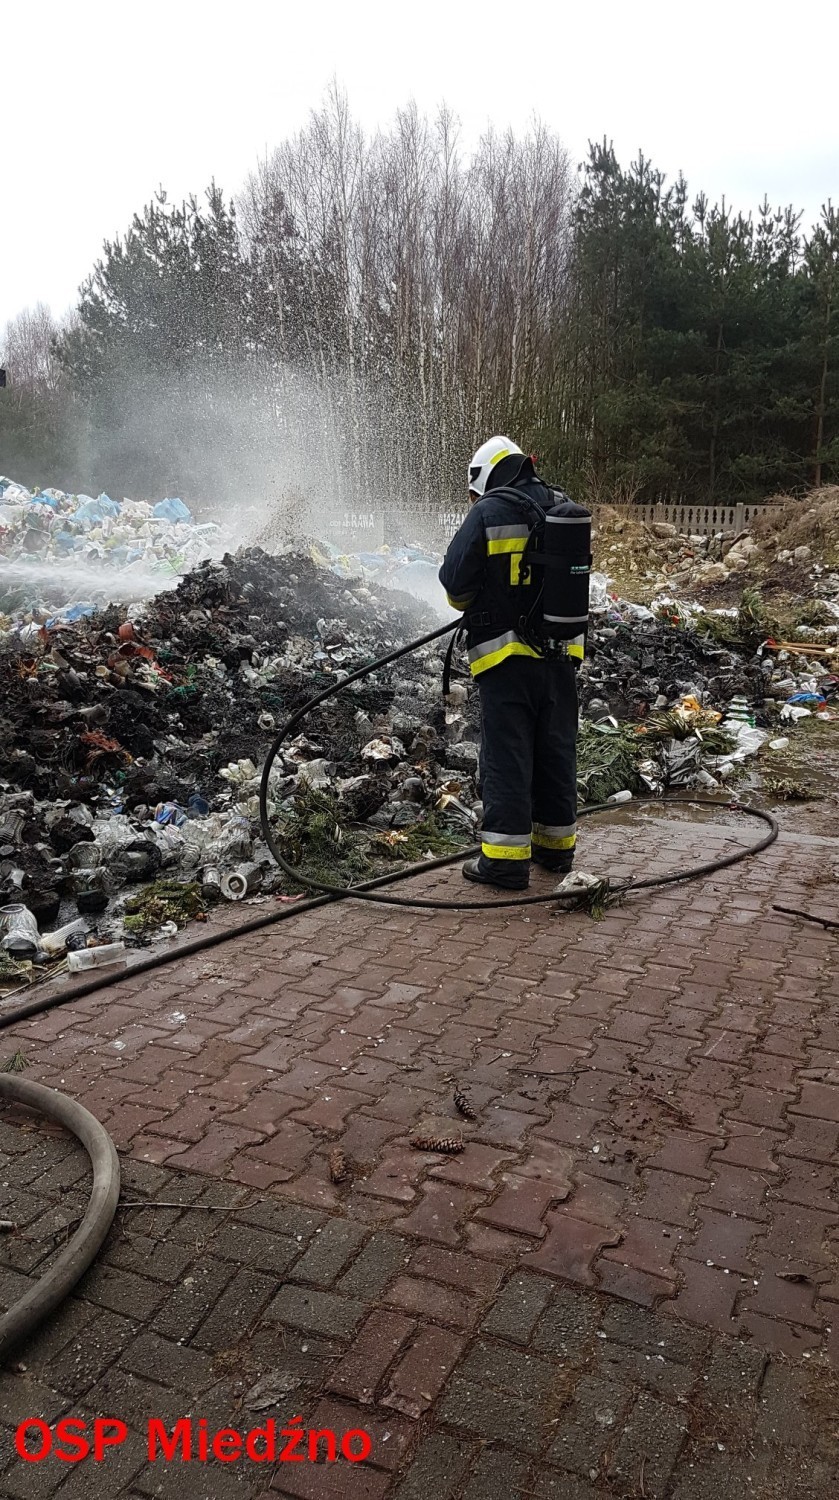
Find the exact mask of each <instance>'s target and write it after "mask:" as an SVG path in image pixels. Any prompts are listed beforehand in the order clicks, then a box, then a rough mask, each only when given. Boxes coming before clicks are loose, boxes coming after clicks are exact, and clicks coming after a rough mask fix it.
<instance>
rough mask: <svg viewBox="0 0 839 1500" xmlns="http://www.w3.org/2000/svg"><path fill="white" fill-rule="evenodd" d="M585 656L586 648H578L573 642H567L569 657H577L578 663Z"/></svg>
mask: <svg viewBox="0 0 839 1500" xmlns="http://www.w3.org/2000/svg"><path fill="white" fill-rule="evenodd" d="M585 654H586V648H585V646H578V645H577V643H576V642H575V641H569V643H568V655H569V656H577V657H579V659H580V661H582V660H583V658H584V656H585Z"/></svg>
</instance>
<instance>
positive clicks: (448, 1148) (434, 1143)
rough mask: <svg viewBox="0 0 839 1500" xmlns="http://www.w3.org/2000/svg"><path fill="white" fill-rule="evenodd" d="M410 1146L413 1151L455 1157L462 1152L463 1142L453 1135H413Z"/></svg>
mask: <svg viewBox="0 0 839 1500" xmlns="http://www.w3.org/2000/svg"><path fill="white" fill-rule="evenodd" d="M411 1145H412V1146H413V1148H414V1150H415V1151H440V1152H442V1153H443V1155H445V1156H457V1154H458V1152H460V1151H462V1150H463V1141H462V1140H461V1139H460V1137H459V1136H454V1135H413V1136H411Z"/></svg>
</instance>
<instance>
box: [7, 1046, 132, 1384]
mask: <svg viewBox="0 0 839 1500" xmlns="http://www.w3.org/2000/svg"><path fill="white" fill-rule="evenodd" d="M0 1100H2V1101H3V1102H4V1103H7V1104H25V1105H26V1106H27V1107H28V1108H29V1109H35V1110H38V1111H39V1112H40V1113H41V1114H42V1115H46V1117H47V1119H48V1120H55V1121H56V1123H57V1124H59V1125H63V1126H64V1127H65V1129H66V1130H69V1131H70V1132H71V1134H73V1135H74V1136H75V1137H76V1138H77V1140H79V1141H80V1142H81V1144H82V1145H83V1146H84V1148H85V1151H86V1152H87V1154H88V1156H89V1157H90V1163H91V1166H92V1168H93V1187H92V1188H91V1192H90V1199H89V1202H88V1205H87V1208H86V1210H85V1214H84V1218H83V1219H82V1222H81V1224H80V1225H79V1227H78V1229H77V1230H76V1232H75V1234H74V1235H73V1237H72V1239H71V1240H70V1242H69V1244H67V1245H65V1247H64V1249H63V1250H62V1251H61V1254H60V1255H58V1256H57V1257H56V1259H55V1260H54V1261H53V1263H52V1265H51V1266H50V1267H49V1270H47V1271H45V1272H44V1275H43V1276H41V1277H40V1278H39V1280H38V1281H36V1283H35V1285H34V1286H33V1287H32V1289H31V1290H30V1291H28V1292H26V1293H25V1294H24V1295H23V1296H22V1297H21V1298H20V1300H19V1301H17V1302H15V1303H14V1304H13V1306H12V1307H10V1308H9V1310H8V1312H6V1313H4V1314H3V1315H2V1317H0V1364H2V1363H3V1361H4V1360H6V1359H7V1358H8V1356H9V1354H10V1353H11V1352H12V1350H13V1349H14V1348H15V1347H16V1346H17V1345H18V1344H20V1343H21V1342H22V1341H23V1339H25V1338H28V1336H29V1334H30V1333H33V1332H34V1330H35V1329H36V1328H37V1327H38V1325H39V1324H40V1323H42V1322H43V1320H44V1318H46V1317H47V1316H48V1314H49V1313H51V1312H52V1311H53V1310H54V1309H55V1308H56V1307H58V1305H59V1303H61V1302H63V1301H64V1298H65V1297H67V1296H69V1294H70V1292H72V1290H73V1287H74V1286H75V1285H76V1282H77V1281H79V1280H80V1278H81V1277H82V1276H83V1275H84V1273H85V1271H86V1270H87V1269H88V1267H89V1266H90V1265H91V1264H92V1263H93V1261H94V1259H95V1258H96V1256H97V1255H98V1253H99V1250H100V1247H101V1245H102V1243H103V1241H104V1239H105V1236H106V1235H107V1233H108V1230H109V1229H110V1227H111V1224H112V1223H113V1219H114V1214H115V1213H116V1210H117V1201H118V1199H119V1187H120V1173H119V1157H118V1156H117V1153H116V1148H115V1146H114V1143H113V1141H112V1140H111V1137H110V1136H109V1135H108V1132H107V1131H106V1130H105V1128H104V1126H102V1125H100V1123H99V1121H98V1120H97V1119H95V1118H94V1116H93V1115H92V1114H91V1113H90V1111H89V1110H87V1109H85V1107H84V1105H82V1104H79V1103H77V1101H76V1100H75V1099H68V1097H67V1095H66V1094H60V1093H59V1092H58V1091H57V1090H56V1089H48V1088H45V1087H44V1085H43V1084H41V1083H30V1082H29V1081H28V1079H25V1078H16V1077H14V1076H13V1075H12V1074H11V1073H0Z"/></svg>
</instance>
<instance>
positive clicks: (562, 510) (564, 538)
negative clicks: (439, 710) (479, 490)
mask: <svg viewBox="0 0 839 1500" xmlns="http://www.w3.org/2000/svg"><path fill="white" fill-rule="evenodd" d="M546 487H547V488H550V487H549V486H546ZM551 494H552V495H553V496H554V503H553V505H552V506H550V508H549V509H547V510H544V509H543V508H542V506H541V505H539V504H538V502H537V501H535V500H532V499H530V497H529V496H527V495H523V494H522V493H521V491H520V490H516V489H513V488H512V487H502V488H499V489H497V490H493V491H492V495H493V499H496V500H501V499H503V500H509V501H510V502H511V503H512V504H514V505H515V506H517V507H518V508H519V509H520V510H524V511H526V512H527V513H528V517H529V519H530V521H531V525H530V532H529V535H528V538H527V541H526V542H525V545H524V549H523V551H522V553H521V560H520V564H519V572H518V585H519V587H521V588H522V591H523V592H522V601H523V602H524V601H525V600H527V602H528V603H529V608H528V609H527V611H526V612H524V613H522V614H521V615H520V616H519V617H518V619H517V620H515V621H513V620H511V621H510V626H509V627H508V628H512V629H514V630H515V632H516V634H517V635H518V636H519V638H520V639H521V640H522V641H523V642H524V644H525V645H526V646H530V648H531V650H533V651H536V652H538V653H539V655H540V656H543V657H547V658H556V657H560V656H566V655H567V654H568V642H569V641H572V640H573V639H574V638H575V637H577V636H580V635H582V636H583V637H586V636H587V635H588V620H589V582H590V576H591V564H592V551H591V511H589V510H586V509H585V508H584V507H583V506H582V505H576V504H575V503H574V501H573V500H571V499H570V498H569V496H568V495H566V494H565V492H564V491H563V490H554V489H551ZM534 585H536V587H535V589H534V591H533V593H532V597H529V595H530V591H531V588H533V586H534ZM465 630H466V627H465V626H463V627H461V628H460V629H459V630H458V631H457V632H456V633H455V635H454V636H453V637H452V639H451V641H450V642H449V648H448V651H447V653H446V661H445V666H444V670H443V695H444V697H447V696H448V693H449V686H450V682H451V664H452V656H453V652H454V647H455V645H456V643H457V642H458V641H459V640H462V639H463V636H464V634H465ZM571 660H573V661H575V662H576V660H577V659H576V658H575V657H572V658H571Z"/></svg>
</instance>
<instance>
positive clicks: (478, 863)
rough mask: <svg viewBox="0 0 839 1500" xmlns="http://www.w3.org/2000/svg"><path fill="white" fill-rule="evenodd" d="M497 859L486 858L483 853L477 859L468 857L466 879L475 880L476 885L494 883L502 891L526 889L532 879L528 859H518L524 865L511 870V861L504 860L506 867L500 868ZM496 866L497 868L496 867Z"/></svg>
mask: <svg viewBox="0 0 839 1500" xmlns="http://www.w3.org/2000/svg"><path fill="white" fill-rule="evenodd" d="M498 863H499V862H498V861H497V860H492V859H486V858H485V857H484V855H483V854H478V855H477V856H476V857H475V859H467V861H466V863H465V865H464V866H463V875H464V879H466V880H473V881H474V882H475V884H476V885H492V886H495V887H496V888H497V889H498V890H500V891H526V890H527V887H528V883H529V881H530V869H529V861H528V860H517V861H516V863H517V864H519V865H521V866H523V868H522V869H518V870H515V871H511V870H510V863H511V862H508V861H507V860H504V861H503V864H504V865H505V867H506V868H504V869H498V868H497V865H498ZM494 867H495V868H494Z"/></svg>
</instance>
